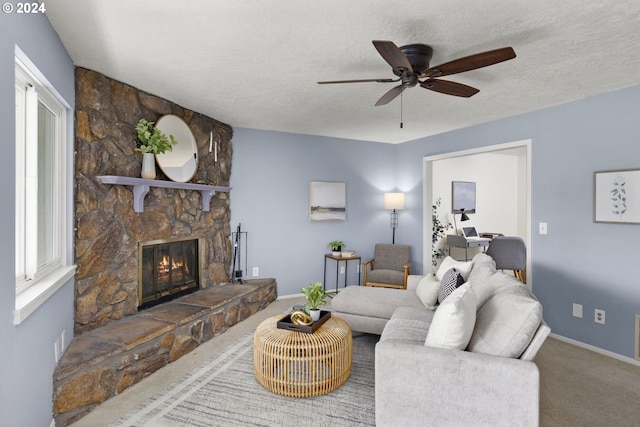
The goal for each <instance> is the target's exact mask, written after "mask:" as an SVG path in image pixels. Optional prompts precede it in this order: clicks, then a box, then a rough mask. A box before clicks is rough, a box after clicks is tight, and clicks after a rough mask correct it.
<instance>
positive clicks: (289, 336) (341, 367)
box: [253, 315, 353, 397]
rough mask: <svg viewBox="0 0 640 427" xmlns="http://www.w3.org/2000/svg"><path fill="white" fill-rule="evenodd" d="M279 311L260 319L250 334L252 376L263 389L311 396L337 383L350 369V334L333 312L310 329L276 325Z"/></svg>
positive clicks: (322, 392) (292, 395)
mask: <svg viewBox="0 0 640 427" xmlns="http://www.w3.org/2000/svg"><path fill="white" fill-rule="evenodd" d="M280 318H282V315H280V316H275V317H271V318H269V319H266V320H264V321H263V322H262V323H261V324H260V325H259V326H258V328H257V329H256V332H255V335H254V338H253V367H254V371H255V375H256V379H257V380H258V382H259V383H260V384H262V385H263V386H264V387H265V388H266V389H267V390H269V391H272V392H273V393H276V394H280V395H283V396H289V397H311V396H320V395H322V394H326V393H329V392H330V391H333V390H335V389H337V388H338V387H340V386H341V385H342V384H344V382H345V381H346V380H347V378H349V373H350V372H351V354H352V351H353V338H352V336H351V329H350V328H349V325H347V323H346V322H345V321H344V320H342V319H340V318H338V317H335V316H332V317H331V318H329V320H327V321H326V322H325V323H324V324H323V325H322V326H320V328H318V329H317V330H316V331H315V332H314V333H312V334H307V333H304V332H294V331H288V330H285V329H278V328H277V326H276V324H277V322H278V320H279V319H280Z"/></svg>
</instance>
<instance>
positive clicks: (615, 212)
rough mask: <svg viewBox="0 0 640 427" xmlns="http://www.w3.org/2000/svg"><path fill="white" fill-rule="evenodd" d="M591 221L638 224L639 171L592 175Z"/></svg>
mask: <svg viewBox="0 0 640 427" xmlns="http://www.w3.org/2000/svg"><path fill="white" fill-rule="evenodd" d="M593 220H594V222H605V223H616V224H640V169H622V170H612V171H597V172H594V173H593Z"/></svg>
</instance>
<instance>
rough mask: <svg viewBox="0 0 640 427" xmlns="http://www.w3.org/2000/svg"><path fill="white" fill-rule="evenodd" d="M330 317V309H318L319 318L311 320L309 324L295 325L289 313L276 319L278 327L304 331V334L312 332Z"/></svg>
mask: <svg viewBox="0 0 640 427" xmlns="http://www.w3.org/2000/svg"><path fill="white" fill-rule="evenodd" d="M330 317H331V312H330V311H324V310H320V318H319V319H318V320H316V321H315V322H313V323H312V324H311V325H296V324H295V323H292V322H291V314H287V315H286V316H284V317H283V318H282V319H280V320H278V323H277V326H278V329H286V330H288V331H296V332H304V333H305V334H312V333H314V332H315V331H316V330H317V329H318V328H319V327H320V326H322V324H323V323H324V322H326V321H327V320H328V319H329V318H330Z"/></svg>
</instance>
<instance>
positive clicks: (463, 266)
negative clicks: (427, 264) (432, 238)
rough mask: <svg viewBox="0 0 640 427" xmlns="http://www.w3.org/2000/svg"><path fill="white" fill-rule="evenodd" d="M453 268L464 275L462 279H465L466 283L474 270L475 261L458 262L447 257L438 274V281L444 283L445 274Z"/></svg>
mask: <svg viewBox="0 0 640 427" xmlns="http://www.w3.org/2000/svg"><path fill="white" fill-rule="evenodd" d="M452 268H455V269H456V271H457V272H458V273H460V274H462V277H464V281H465V282H466V281H467V277H469V273H470V272H471V269H472V268H473V261H456V260H455V259H453V258H451V257H450V256H448V257H446V258H445V259H443V260H442V263H441V264H440V267H438V271H437V272H436V277H437V278H438V280H440V281H442V277H443V276H444V274H445V273H446V272H447V271H449V270H450V269H452Z"/></svg>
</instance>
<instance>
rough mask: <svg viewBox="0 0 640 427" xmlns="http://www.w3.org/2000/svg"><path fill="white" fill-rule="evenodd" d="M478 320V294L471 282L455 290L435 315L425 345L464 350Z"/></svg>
mask: <svg viewBox="0 0 640 427" xmlns="http://www.w3.org/2000/svg"><path fill="white" fill-rule="evenodd" d="M475 322H476V296H475V294H474V293H473V289H471V286H469V284H464V285H462V286H460V287H459V288H458V289H456V290H455V291H453V292H452V293H451V295H449V296H448V297H447V298H446V299H445V300H444V301H443V302H442V304H440V306H439V307H438V309H437V310H436V311H435V313H434V315H433V320H432V321H431V326H430V327H429V332H428V333H427V338H426V340H425V343H424V344H425V345H426V346H429V347H440V348H449V349H456V350H463V349H464V348H465V347H467V344H468V343H469V339H470V338H471V334H472V333H473V326H474V324H475Z"/></svg>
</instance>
